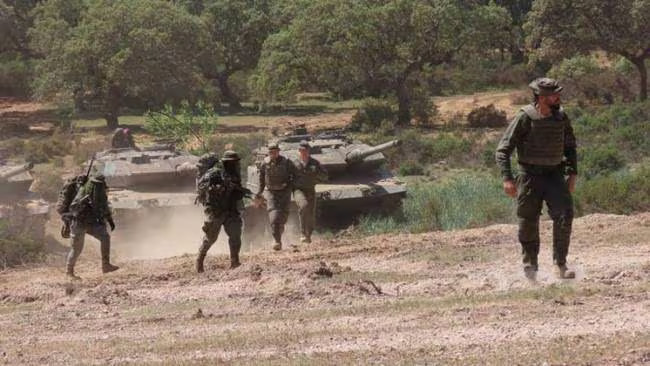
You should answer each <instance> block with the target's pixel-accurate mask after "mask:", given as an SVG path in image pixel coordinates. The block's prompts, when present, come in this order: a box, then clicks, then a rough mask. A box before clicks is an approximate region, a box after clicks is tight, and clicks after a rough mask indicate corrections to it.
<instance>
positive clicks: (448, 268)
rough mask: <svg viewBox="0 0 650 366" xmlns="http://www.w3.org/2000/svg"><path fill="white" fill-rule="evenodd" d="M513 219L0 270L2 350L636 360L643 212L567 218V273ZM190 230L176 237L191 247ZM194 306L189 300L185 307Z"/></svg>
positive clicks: (643, 277) (306, 359)
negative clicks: (233, 263) (532, 254)
mask: <svg viewBox="0 0 650 366" xmlns="http://www.w3.org/2000/svg"><path fill="white" fill-rule="evenodd" d="M542 229H543V233H544V236H543V242H544V245H543V250H542V253H541V269H540V274H539V276H538V281H537V282H529V281H527V280H525V279H524V277H523V275H522V273H521V269H520V267H519V264H518V261H519V255H518V247H517V244H516V243H515V241H514V238H515V234H516V227H515V226H512V225H496V226H490V227H487V228H480V229H473V230H465V231H457V232H433V233H424V234H398V235H381V236H374V237H367V238H355V237H352V236H346V235H344V234H341V235H340V236H339V237H336V238H333V239H323V238H321V239H320V240H318V241H317V242H316V243H314V244H312V245H310V246H307V247H301V248H300V250H299V251H298V252H292V251H290V250H285V251H283V252H281V253H271V252H269V251H256V252H252V253H245V254H244V256H243V262H244V264H243V265H242V266H241V267H240V268H238V269H235V270H227V269H226V262H227V259H226V257H225V256H223V255H218V256H212V257H209V259H208V263H209V265H208V268H207V272H206V273H205V274H203V275H197V274H195V273H194V272H193V260H194V258H193V257H192V256H184V257H175V258H169V259H159V260H141V261H128V262H125V261H120V259H119V257H118V258H117V259H116V261H117V262H118V264H121V265H123V268H122V269H121V270H120V271H118V272H116V273H112V274H109V275H104V276H102V275H101V274H99V273H98V259H97V258H96V257H95V255H93V251H92V250H90V249H91V248H92V247H94V246H95V245H94V244H93V243H92V242H89V243H88V248H87V250H86V252H85V253H84V256H82V258H81V264H80V266H79V270H78V272H79V274H80V275H81V276H82V277H83V278H84V279H83V280H82V281H75V282H74V283H71V282H68V281H67V280H66V279H65V277H64V275H63V270H62V267H59V266H52V267H39V268H30V269H15V270H10V271H6V272H3V273H0V329H1V330H2V331H1V332H0V364H1V363H3V362H4V363H6V364H9V365H17V364H35V365H36V364H39V365H40V364H60V365H75V364H79V365H106V364H169V365H172V364H174V365H176V364H205V365H215V364H255V365H260V364H270V365H286V364H305V365H307V364H308V365H314V364H315V365H320V364H328V365H342V364H385V365H394V364H420V365H424V364H428V365H433V364H458V365H466V364H480V365H484V364H494V365H515V364H520V365H529V364H538V365H542V364H549V365H555V364H565V365H642V364H650V292H649V290H650V281H649V279H650V239H649V238H650V213H645V214H639V215H636V216H629V217H626V216H613V215H592V216H587V217H583V218H580V219H578V220H576V223H575V230H574V240H573V244H572V250H571V256H570V261H571V264H572V265H573V266H574V267H575V268H576V269H577V272H578V278H577V279H575V280H556V279H555V278H554V277H553V276H552V274H551V267H552V266H551V263H550V262H551V260H550V252H549V245H548V243H549V240H550V239H549V230H550V223H549V222H544V224H543V225H542ZM194 245H195V243H188V246H194ZM199 309H200V310H199Z"/></svg>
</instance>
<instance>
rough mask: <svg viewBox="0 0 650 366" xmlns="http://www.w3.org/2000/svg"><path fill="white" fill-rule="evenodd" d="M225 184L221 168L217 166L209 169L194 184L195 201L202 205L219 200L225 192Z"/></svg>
mask: <svg viewBox="0 0 650 366" xmlns="http://www.w3.org/2000/svg"><path fill="white" fill-rule="evenodd" d="M225 188H226V187H225V186H224V181H223V177H222V175H221V170H220V169H218V168H212V169H209V170H208V171H207V172H206V173H205V174H203V175H202V176H201V178H200V179H199V181H198V183H197V184H196V200H195V202H196V203H200V204H202V205H204V206H205V205H208V204H213V203H215V202H218V201H220V198H222V197H221V196H223V195H224V193H225V191H226V190H225Z"/></svg>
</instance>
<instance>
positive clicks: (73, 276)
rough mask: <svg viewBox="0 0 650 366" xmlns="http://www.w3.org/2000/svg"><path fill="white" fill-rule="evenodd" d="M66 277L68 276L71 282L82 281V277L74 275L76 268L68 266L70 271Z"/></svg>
mask: <svg viewBox="0 0 650 366" xmlns="http://www.w3.org/2000/svg"><path fill="white" fill-rule="evenodd" d="M65 275H66V276H68V278H69V279H71V280H80V279H81V277H79V276H77V275H75V274H74V268H72V267H70V266H68V270H67V271H66V273H65Z"/></svg>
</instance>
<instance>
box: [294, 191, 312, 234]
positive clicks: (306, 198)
mask: <svg viewBox="0 0 650 366" xmlns="http://www.w3.org/2000/svg"><path fill="white" fill-rule="evenodd" d="M293 198H294V200H295V201H296V204H297V205H298V216H299V217H300V232H301V233H302V236H304V237H305V238H308V239H311V233H312V232H313V231H314V225H315V223H316V191H315V190H314V189H296V190H295V191H293Z"/></svg>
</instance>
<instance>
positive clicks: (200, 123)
mask: <svg viewBox="0 0 650 366" xmlns="http://www.w3.org/2000/svg"><path fill="white" fill-rule="evenodd" d="M144 126H145V129H146V130H147V131H149V132H150V133H151V134H152V135H154V136H157V137H160V138H162V139H166V140H172V141H176V142H180V143H182V144H183V147H184V148H190V149H191V147H192V144H193V143H198V144H199V145H200V147H199V149H198V150H196V152H198V153H205V152H207V151H208V150H209V146H208V139H209V138H210V136H211V135H212V134H214V133H215V131H216V130H217V115H216V113H215V111H214V108H213V107H212V105H210V104H206V103H203V102H198V103H197V104H196V105H194V106H192V105H190V104H189V103H188V102H187V101H184V102H182V103H181V105H180V107H179V108H178V109H174V108H173V107H172V106H171V105H169V104H167V105H165V107H164V108H163V109H162V110H160V111H148V112H147V113H146V114H145V125H144Z"/></svg>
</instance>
